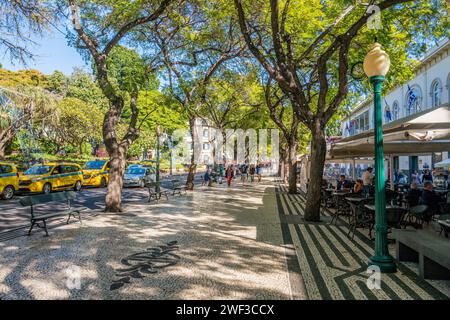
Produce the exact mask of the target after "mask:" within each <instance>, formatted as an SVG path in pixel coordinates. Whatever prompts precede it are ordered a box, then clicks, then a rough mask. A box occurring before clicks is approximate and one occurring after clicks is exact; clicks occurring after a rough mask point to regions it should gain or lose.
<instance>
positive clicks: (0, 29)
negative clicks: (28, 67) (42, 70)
mask: <svg viewBox="0 0 450 320" xmlns="http://www.w3.org/2000/svg"><path fill="white" fill-rule="evenodd" d="M54 20H55V15H54V14H53V11H52V10H51V8H50V7H49V4H48V3H47V2H44V1H39V0H0V50H2V51H3V52H4V54H7V55H9V58H10V60H11V61H13V62H20V63H23V64H25V63H26V62H27V60H29V59H31V58H33V57H34V54H33V50H32V49H30V47H29V46H30V45H31V46H33V45H36V43H35V42H34V41H33V40H31V36H36V35H40V34H42V32H43V31H44V30H45V29H47V28H48V27H49V25H50V24H51V23H52V21H54Z"/></svg>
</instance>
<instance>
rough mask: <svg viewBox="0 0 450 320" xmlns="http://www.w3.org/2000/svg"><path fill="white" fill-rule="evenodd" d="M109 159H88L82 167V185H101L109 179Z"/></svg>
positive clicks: (104, 185) (105, 183)
mask: <svg viewBox="0 0 450 320" xmlns="http://www.w3.org/2000/svg"><path fill="white" fill-rule="evenodd" d="M109 169H110V166H109V161H108V160H93V161H88V162H86V164H85V165H84V167H83V179H84V180H83V186H92V187H103V188H105V187H106V186H107V185H108V181H109Z"/></svg>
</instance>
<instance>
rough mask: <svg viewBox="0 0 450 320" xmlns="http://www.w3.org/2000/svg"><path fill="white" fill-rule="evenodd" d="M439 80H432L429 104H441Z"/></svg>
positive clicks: (435, 105)
mask: <svg viewBox="0 0 450 320" xmlns="http://www.w3.org/2000/svg"><path fill="white" fill-rule="evenodd" d="M441 91H442V86H441V81H440V80H439V79H436V80H434V81H433V82H432V83H431V91H430V92H431V106H432V107H433V108H434V107H437V106H439V105H440V104H441Z"/></svg>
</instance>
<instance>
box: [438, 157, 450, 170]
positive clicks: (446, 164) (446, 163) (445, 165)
mask: <svg viewBox="0 0 450 320" xmlns="http://www.w3.org/2000/svg"><path fill="white" fill-rule="evenodd" d="M434 167H435V168H449V167H450V158H448V159H445V160H444V161H441V162H438V163H436V164H435V165H434Z"/></svg>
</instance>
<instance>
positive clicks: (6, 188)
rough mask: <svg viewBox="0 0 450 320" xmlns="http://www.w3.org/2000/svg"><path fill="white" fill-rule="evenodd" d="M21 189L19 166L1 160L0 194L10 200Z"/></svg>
mask: <svg viewBox="0 0 450 320" xmlns="http://www.w3.org/2000/svg"><path fill="white" fill-rule="evenodd" d="M18 189H19V173H18V171H17V167H16V166H15V165H12V164H10V163H5V162H0V195H1V197H2V198H3V199H5V200H9V199H11V198H12V197H14V192H15V191H16V190H18Z"/></svg>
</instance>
